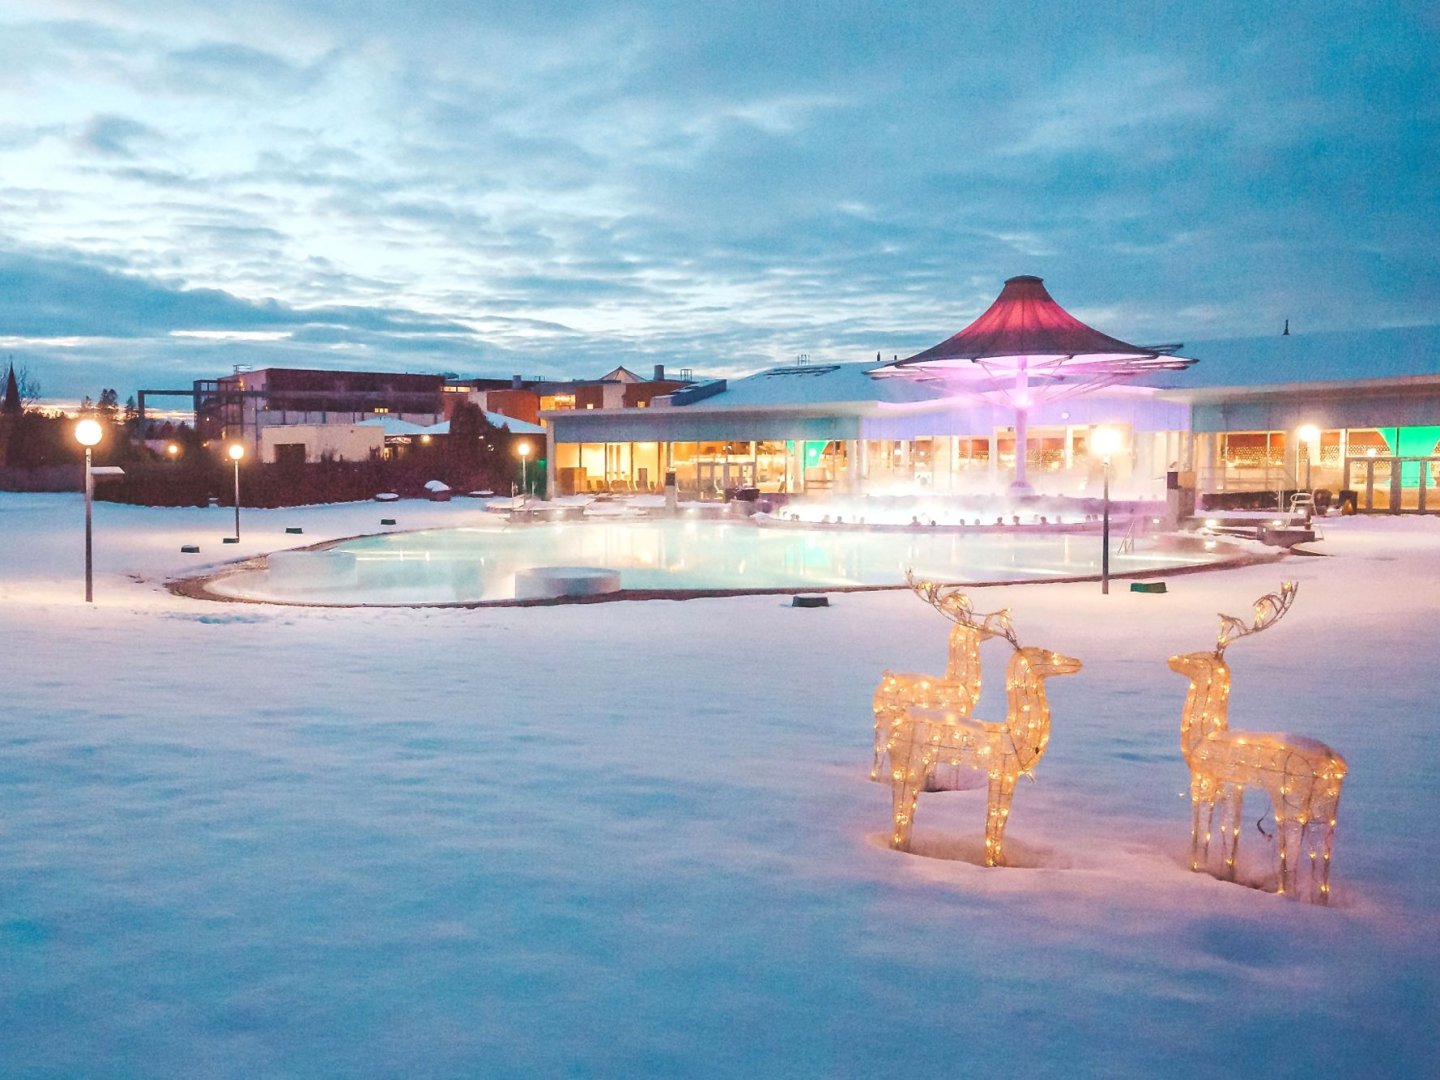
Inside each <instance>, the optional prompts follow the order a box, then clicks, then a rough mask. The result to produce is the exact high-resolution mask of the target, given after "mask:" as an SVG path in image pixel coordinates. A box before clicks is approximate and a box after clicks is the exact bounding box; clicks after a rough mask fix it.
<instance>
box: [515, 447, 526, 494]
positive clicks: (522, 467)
mask: <svg viewBox="0 0 1440 1080" xmlns="http://www.w3.org/2000/svg"><path fill="white" fill-rule="evenodd" d="M515 452H516V453H518V454H519V455H520V493H521V494H522V495H527V494H529V492H527V491H526V490H525V486H526V483H527V481H528V480H529V479H530V474H529V471H528V469H527V466H528V465H529V464H530V444H529V443H528V442H522V443H521V444H520V445H519V446H517V447H516V448H515Z"/></svg>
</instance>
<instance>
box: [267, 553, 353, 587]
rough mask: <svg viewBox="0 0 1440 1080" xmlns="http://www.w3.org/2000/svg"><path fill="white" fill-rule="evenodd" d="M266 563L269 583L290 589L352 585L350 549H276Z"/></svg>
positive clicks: (351, 554)
mask: <svg viewBox="0 0 1440 1080" xmlns="http://www.w3.org/2000/svg"><path fill="white" fill-rule="evenodd" d="M266 564H267V565H268V567H269V569H270V582H271V584H273V585H283V586H285V587H286V588H290V589H334V588H345V587H349V586H353V585H354V584H355V554H354V552H351V551H275V552H271V554H270V556H269V558H268V559H267V560H266Z"/></svg>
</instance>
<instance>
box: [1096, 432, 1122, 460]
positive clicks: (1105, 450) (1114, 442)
mask: <svg viewBox="0 0 1440 1080" xmlns="http://www.w3.org/2000/svg"><path fill="white" fill-rule="evenodd" d="M1122 445H1124V440H1123V439H1122V438H1121V436H1120V432H1118V431H1116V430H1115V429H1114V428H1112V427H1100V428H1096V429H1095V433H1094V434H1093V435H1091V436H1090V446H1091V449H1092V450H1093V451H1094V453H1095V454H1096V455H1097V456H1098V457H1101V458H1103V459H1105V460H1106V461H1109V460H1110V459H1111V458H1112V457H1114V456H1115V454H1116V452H1117V451H1119V449H1120V447H1121V446H1122Z"/></svg>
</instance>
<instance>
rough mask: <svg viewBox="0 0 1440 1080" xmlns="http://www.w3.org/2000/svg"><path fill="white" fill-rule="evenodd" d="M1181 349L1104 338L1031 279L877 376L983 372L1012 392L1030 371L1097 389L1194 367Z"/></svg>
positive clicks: (1008, 285) (1018, 281) (1014, 283)
mask: <svg viewBox="0 0 1440 1080" xmlns="http://www.w3.org/2000/svg"><path fill="white" fill-rule="evenodd" d="M1179 347H1180V346H1179V345H1131V344H1130V343H1129V342H1128V341H1121V340H1120V339H1119V338H1115V337H1111V336H1110V335H1109V334H1102V333H1101V332H1100V331H1099V330H1096V329H1095V328H1094V327H1093V326H1087V325H1085V324H1084V323H1083V322H1081V321H1080V320H1079V319H1077V318H1075V316H1074V315H1071V314H1070V313H1069V312H1068V311H1066V310H1065V309H1064V308H1063V307H1061V306H1060V305H1059V304H1057V303H1056V302H1055V298H1054V297H1052V296H1051V295H1050V293H1049V292H1048V291H1047V290H1046V288H1045V282H1044V281H1043V280H1042V279H1041V278H1038V277H1033V276H1032V275H1029V274H1024V275H1021V276H1020V277H1013V278H1010V279H1009V280H1007V281H1006V282H1005V288H1004V289H1002V290H1001V291H1000V295H999V296H998V297H996V298H995V302H994V303H993V304H991V305H990V306H989V308H987V309H986V310H985V313H984V314H983V315H981V316H980V317H979V318H978V319H976V320H975V321H974V322H972V323H971V324H970V325H969V326H967V327H965V329H964V330H961V331H960V332H959V333H958V334H956V335H954V336H953V337H949V338H946V339H945V340H944V341H942V342H940V344H939V345H935V346H932V347H931V348H928V349H926V350H925V351H924V352H918V353H916V354H915V355H914V356H908V357H906V358H905V359H904V360H897V361H895V362H894V363H892V364H887V365H886V366H885V367H883V368H881V369H879V370H878V371H875V372H873V373H872V374H874V375H876V376H880V377H885V376H897V375H898V376H906V377H909V378H927V377H930V378H946V377H948V376H950V375H952V373H953V374H961V373H963V372H969V373H971V375H972V377H973V375H974V370H975V367H977V366H978V367H979V368H980V369H981V370H982V371H984V372H986V373H987V374H988V375H989V376H991V377H992V378H995V379H1003V381H1004V383H1005V385H1006V386H1013V384H1014V378H1013V376H1014V375H1016V374H1018V373H1019V372H1021V371H1025V372H1027V373H1028V374H1029V376H1030V377H1031V378H1032V379H1038V380H1039V381H1040V382H1042V383H1045V382H1050V381H1054V380H1063V381H1064V382H1065V383H1067V384H1069V385H1071V386H1083V387H1085V388H1086V389H1094V388H1095V386H1096V384H1097V383H1103V384H1106V385H1108V384H1110V383H1113V382H1117V381H1120V380H1122V379H1129V378H1133V377H1135V376H1137V375H1141V374H1143V373H1145V372H1147V371H1170V370H1176V369H1179V368H1185V367H1189V366H1190V365H1191V364H1193V363H1195V361H1194V360H1187V359H1185V358H1183V357H1179V356H1174V355H1172V353H1173V350H1175V349H1178V348H1179ZM979 381H980V382H982V383H983V382H984V379H983V378H982V379H980V380H979ZM976 389H984V387H983V386H977V387H976Z"/></svg>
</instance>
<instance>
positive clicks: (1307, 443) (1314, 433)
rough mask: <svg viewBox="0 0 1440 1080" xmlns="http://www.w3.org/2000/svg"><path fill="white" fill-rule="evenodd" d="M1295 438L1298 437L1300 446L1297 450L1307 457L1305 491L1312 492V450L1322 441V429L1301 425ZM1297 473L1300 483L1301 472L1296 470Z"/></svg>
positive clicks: (1310, 425)
mask: <svg viewBox="0 0 1440 1080" xmlns="http://www.w3.org/2000/svg"><path fill="white" fill-rule="evenodd" d="M1295 437H1296V439H1297V440H1298V441H1299V446H1298V447H1297V448H1296V449H1297V450H1298V451H1299V452H1300V453H1302V454H1304V455H1305V490H1306V491H1309V490H1310V448H1311V447H1312V446H1314V445H1315V444H1316V443H1318V442H1319V441H1320V429H1319V428H1318V427H1316V426H1315V425H1314V424H1301V425H1300V428H1299V430H1297V431H1296V432H1295ZM1295 471H1296V476H1295V479H1296V480H1297V481H1298V480H1299V479H1300V476H1299V471H1300V470H1298V469H1297V470H1295Z"/></svg>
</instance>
